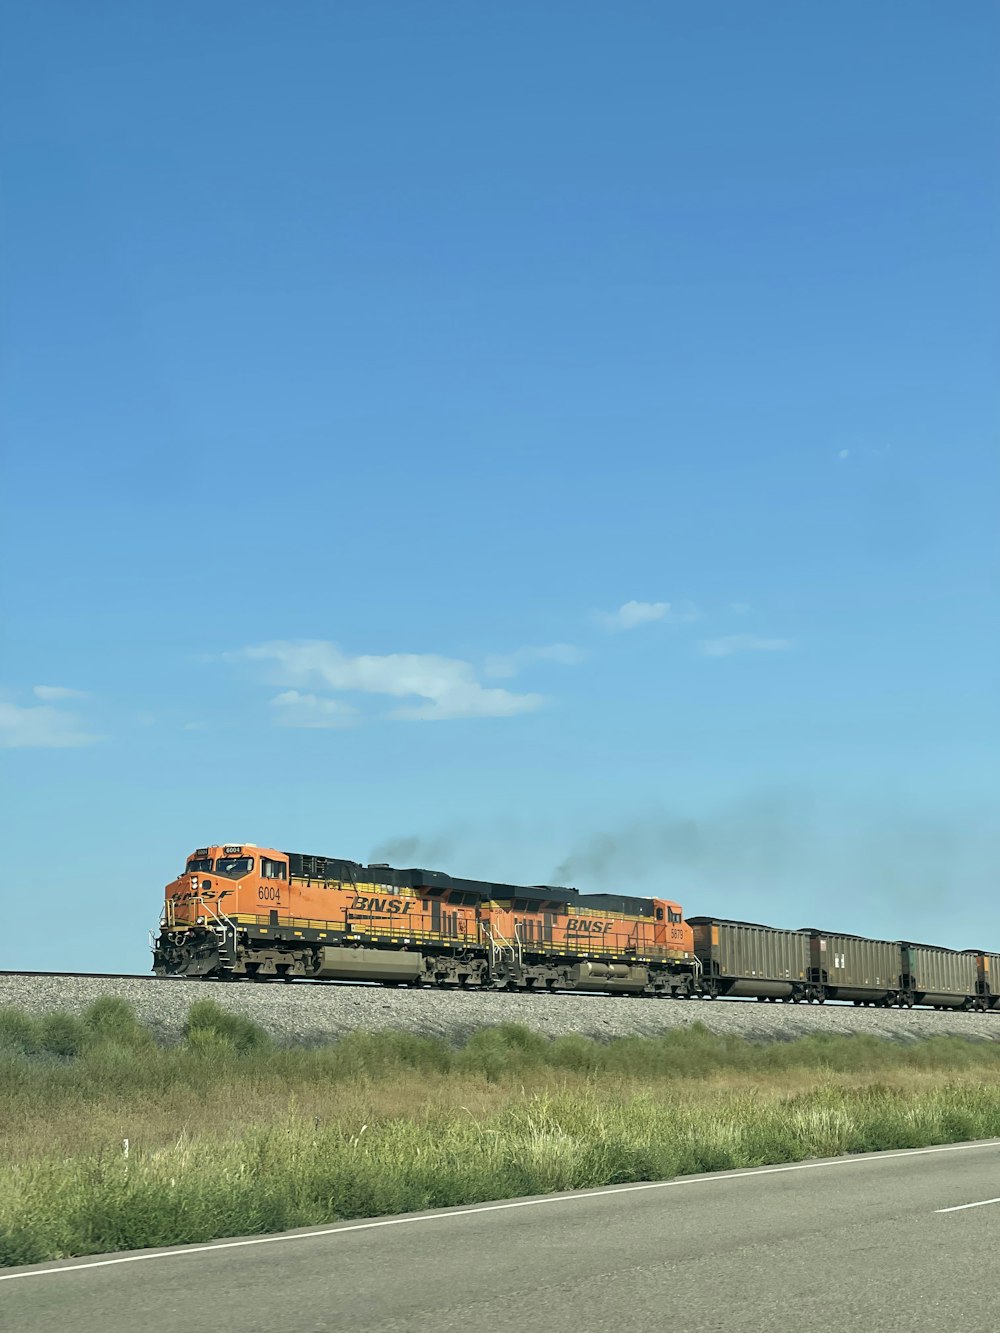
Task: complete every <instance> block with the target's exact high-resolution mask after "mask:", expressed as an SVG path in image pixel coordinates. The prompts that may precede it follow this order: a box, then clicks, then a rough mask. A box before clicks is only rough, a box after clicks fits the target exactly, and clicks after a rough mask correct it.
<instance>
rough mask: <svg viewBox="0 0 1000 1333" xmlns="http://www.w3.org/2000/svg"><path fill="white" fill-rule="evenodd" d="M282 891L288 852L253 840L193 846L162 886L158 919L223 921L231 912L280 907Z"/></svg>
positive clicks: (177, 923)
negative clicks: (177, 872) (179, 871)
mask: <svg viewBox="0 0 1000 1333" xmlns="http://www.w3.org/2000/svg"><path fill="white" fill-rule="evenodd" d="M283 887H284V890H285V891H284V893H282V888H283ZM287 896H288V858H287V856H285V855H284V854H283V853H282V852H277V851H274V850H273V849H272V848H269V847H258V846H256V844H254V843H220V844H218V845H216V846H213V847H199V848H198V849H197V850H196V851H195V852H193V853H192V854H191V856H189V857H188V859H187V863H186V865H185V867H184V870H183V873H182V874H180V875H178V876H177V878H176V879H175V880H172V881H171V883H169V884H168V885H167V886H166V889H165V895H164V913H163V922H162V925H163V928H164V929H166V930H173V929H179V930H190V929H191V928H192V927H197V926H206V927H208V926H212V925H215V924H218V923H226V921H227V919H228V918H229V917H231V916H233V915H235V914H236V913H237V912H248V911H249V912H255V913H256V912H260V911H267V910H269V909H273V908H274V907H275V906H277V907H280V906H281V905H282V899H285V900H286V901H287Z"/></svg>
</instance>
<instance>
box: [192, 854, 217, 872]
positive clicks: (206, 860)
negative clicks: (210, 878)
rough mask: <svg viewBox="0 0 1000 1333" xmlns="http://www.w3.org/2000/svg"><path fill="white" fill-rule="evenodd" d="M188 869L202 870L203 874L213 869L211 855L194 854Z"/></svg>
mask: <svg viewBox="0 0 1000 1333" xmlns="http://www.w3.org/2000/svg"><path fill="white" fill-rule="evenodd" d="M187 869H188V870H190V871H200V872H201V873H202V874H204V873H205V872H207V871H209V870H211V869H212V858H211V857H210V856H192V857H191V858H190V859H189V861H188V863H187Z"/></svg>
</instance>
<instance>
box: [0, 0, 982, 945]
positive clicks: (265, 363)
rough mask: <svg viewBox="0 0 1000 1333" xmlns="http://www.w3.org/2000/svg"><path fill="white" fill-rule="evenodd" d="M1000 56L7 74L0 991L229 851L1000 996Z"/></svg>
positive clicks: (548, 7) (290, 34) (492, 58)
mask: <svg viewBox="0 0 1000 1333" xmlns="http://www.w3.org/2000/svg"><path fill="white" fill-rule="evenodd" d="M998 26H1000V24H998V18H997V11H996V8H995V6H993V5H992V4H990V3H987V2H986V0H982V2H979V0H963V3H960V4H957V5H951V6H947V5H941V4H939V3H920V2H919V0H908V3H906V4H902V3H885V2H884V0H883V2H882V3H879V2H878V0H876V3H871V2H870V0H868V2H867V3H852V2H851V0H846V2H845V3H843V4H840V5H836V6H821V5H801V4H793V3H771V2H767V0H761V3H759V4H756V5H747V4H739V3H735V2H731V3H727V2H725V0H720V3H713V4H701V3H699V4H696V3H662V4H653V3H641V4H640V3H619V4H614V5H611V4H592V3H584V2H583V0H574V3H557V2H556V0H552V2H550V3H547V4H544V5H538V4H521V3H505V4H503V5H463V4H458V3H419V2H417V0H412V2H411V3H377V2H376V3H372V2H371V0H367V2H366V3H363V4H362V3H348V2H346V0H344V2H343V3H338V4H335V5H329V4H306V3H299V4H295V5H288V6H286V5H274V4H252V3H241V4H225V3H219V4H213V5H192V4H183V3H182V4H175V5H166V4H148V3H147V4H137V3H128V4H122V3H100V4H93V5H79V4H54V3H46V2H45V0H38V3H36V4H34V5H31V6H21V7H20V8H19V10H18V12H17V13H16V14H13V13H12V14H10V15H9V16H8V21H7V25H6V27H7V36H6V41H5V43H4V47H5V49H4V51H3V54H2V56H0V87H2V89H3V92H2V99H3V105H2V108H0V110H2V114H0V122H2V126H3V129H2V170H3V179H4V182H5V184H4V190H3V196H4V199H3V217H2V237H3V253H4V262H3V274H4V279H3V280H4V299H3V302H2V308H0V358H2V361H0V364H2V380H0V413H2V417H0V422H2V432H3V458H2V464H0V468H2V471H0V487H2V498H3V512H4V521H3V530H2V533H0V561H2V564H0V571H2V572H0V617H2V642H0V651H2V670H0V685H2V692H0V746H2V747H3V748H2V753H0V757H2V763H0V768H2V788H0V800H2V808H3V811H4V816H5V818H4V821H3V823H4V827H5V832H4V842H5V854H4V860H5V877H4V886H3V892H2V899H0V927H2V928H0V958H2V963H0V965H2V966H7V967H36V968H45V967H52V968H57V967H65V966H71V965H74V964H76V965H80V964H84V965H89V966H94V967H97V968H100V969H107V970H119V969H121V970H144V969H145V968H146V967H147V966H148V954H147V952H146V948H145V946H146V938H145V931H146V929H147V927H149V926H152V925H154V924H155V921H156V918H157V914H158V910H159V901H160V896H161V890H162V885H163V884H164V882H165V881H166V880H167V879H169V878H171V877H172V876H173V874H174V873H176V871H177V870H178V868H179V867H180V866H181V864H182V860H183V857H184V856H185V854H186V853H187V852H189V851H190V850H191V849H193V848H194V847H195V846H196V845H198V844H203V843H205V842H210V841H226V840H249V841H256V842H259V843H268V844H272V845H276V846H278V847H280V848H285V849H292V850H300V851H308V852H318V853H323V854H329V855H341V856H348V857H353V858H356V859H359V860H368V859H379V860H382V859H385V860H393V861H396V862H397V863H401V864H414V863H415V864H424V865H427V864H429V865H432V866H435V867H438V868H442V869H448V870H452V871H454V872H457V873H462V874H468V875H473V876H482V877H490V876H493V877H498V878H504V879H508V880H515V881H518V880H520V881H527V882H531V883H535V882H540V881H543V882H544V881H549V882H551V881H552V880H553V879H556V878H559V879H564V880H569V881H570V882H573V883H576V884H578V885H579V886H580V887H581V888H583V889H586V890H592V891H596V890H611V889H619V890H624V891H630V890H631V891H638V892H652V891H654V890H655V891H657V892H663V893H667V894H669V895H670V896H673V897H675V898H677V899H678V900H679V901H680V902H681V903H682V904H683V905H684V907H685V908H686V909H687V910H688V911H689V912H691V913H692V914H694V913H696V912H716V913H724V914H729V915H735V916H742V917H745V918H748V919H751V920H765V921H772V922H775V923H777V924H784V925H791V926H799V925H806V924H812V925H820V926H826V927H829V926H830V925H834V926H837V927H842V928H847V929H854V930H856V931H866V932H871V933H876V934H880V933H886V934H890V935H891V936H898V935H901V934H909V935H918V936H921V937H925V938H930V939H933V940H936V941H940V942H942V943H945V944H953V945H956V946H961V947H965V946H967V945H976V944H980V943H984V944H989V945H990V946H992V947H994V948H1000V899H998V895H997V891H996V889H997V866H998V860H1000V857H998V853H1000V824H998V817H997V797H998V769H997V757H996V756H997V743H998V741H1000V716H998V706H997V668H996V663H997V654H998V649H1000V643H998V638H1000V636H998V633H997V610H998V606H997V573H998V569H997V565H998V560H997V554H998V548H997V540H996V519H997V513H998V501H1000V485H998V482H1000V477H998V466H997V461H998V453H997V411H996V409H997V397H996V381H995V374H996V354H997V350H998V349H997V336H996V335H997V326H996V308H997V297H998V282H997V276H998V265H997V241H996V237H997V221H998V217H997V212H998V210H997V194H998V190H997V186H998V178H997V169H996V163H995V156H996V142H997V128H998V99H997V94H996V91H995V69H994V67H993V66H994V56H995V51H996V45H997V40H998V36H1000V33H998Z"/></svg>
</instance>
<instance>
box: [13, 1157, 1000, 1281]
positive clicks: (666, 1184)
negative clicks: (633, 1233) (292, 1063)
mask: <svg viewBox="0 0 1000 1333" xmlns="http://www.w3.org/2000/svg"><path fill="white" fill-rule="evenodd" d="M969 1148H1000V1139H982V1140H979V1141H977V1142H975V1143H948V1144H943V1145H941V1146H940V1147H936V1148H904V1149H902V1150H901V1151H900V1152H882V1153H859V1154H857V1155H855V1156H851V1157H831V1158H828V1159H827V1160H825V1161H822V1162H793V1163H792V1164H791V1165H789V1166H755V1167H752V1168H751V1169H750V1170H748V1171H718V1172H712V1173H711V1174H710V1175H703V1176H679V1177H677V1178H676V1179H674V1180H650V1181H644V1182H643V1183H642V1184H640V1185H608V1186H607V1187H606V1188H604V1189H597V1190H586V1191H583V1190H577V1191H573V1192H569V1193H566V1194H546V1195H544V1196H543V1197H542V1198H540V1199H514V1200H512V1201H511V1202H510V1203H483V1204H477V1205H476V1206H475V1207H474V1208H448V1209H441V1210H440V1211H439V1212H435V1213H418V1214H416V1215H415V1216H413V1217H388V1218H385V1219H383V1220H382V1221H379V1222H349V1223H347V1224H346V1225H344V1226H336V1227H321V1228H316V1229H314V1230H312V1231H291V1232H282V1233H281V1234H280V1235H278V1236H250V1237H248V1238H247V1239H246V1240H220V1241H210V1242H209V1243H208V1244H206V1245H185V1246H182V1247H180V1248H174V1249H170V1250H148V1251H143V1252H142V1253H141V1254H125V1255H122V1256H121V1257H120V1258H117V1259H91V1260H87V1261H85V1262H84V1263H81V1264H65V1265H63V1267H62V1268H36V1269H34V1270H32V1271H31V1272H27V1273H0V1282H17V1281H18V1280H19V1279H24V1278H31V1277H53V1276H54V1275H55V1274H57V1273H79V1272H80V1271H81V1270H83V1269H86V1268H110V1267H111V1266H112V1265H114V1264H137V1263H142V1262H143V1261H145V1260H149V1259H175V1258H176V1259H183V1258H184V1257H185V1256H186V1255H189V1254H205V1253H207V1252H208V1251H210V1250H238V1249H243V1248H244V1247H246V1246H248V1245H274V1244H276V1243H277V1242H279V1241H283V1242H286V1243H287V1242H289V1241H293V1240H316V1239H318V1238H319V1237H320V1236H339V1235H340V1234H341V1233H342V1232H347V1231H374V1230H375V1229H376V1228H377V1227H405V1226H412V1225H414V1224H415V1223H417V1222H443V1221H446V1220H447V1219H448V1218H450V1217H471V1216H473V1215H474V1214H475V1213H500V1212H505V1211H506V1210H508V1209H510V1208H536V1207H540V1206H541V1205H542V1204H554V1203H574V1202H575V1201H576V1200H578V1199H600V1198H606V1197H607V1195H609V1194H635V1193H636V1192H637V1191H639V1190H662V1189H674V1188H676V1187H677V1186H679V1185H714V1184H715V1183H716V1181H719V1180H745V1179H746V1178H747V1177H748V1176H775V1175H780V1174H782V1173H784V1172H786V1171H814V1170H816V1169H817V1168H818V1167H823V1166H853V1165H855V1164H856V1163H858V1162H872V1161H878V1162H885V1161H890V1160H892V1159H893V1158H895V1157H927V1156H929V1155H930V1154H931V1153H939V1152H965V1151H967V1150H968V1149H969ZM987 1202H989V1203H993V1202H997V1203H1000V1199H997V1200H992V1199H990V1200H987ZM969 1206H970V1205H968V1204H963V1205H962V1207H969ZM973 1206H974V1205H973ZM940 1211H946V1210H940Z"/></svg>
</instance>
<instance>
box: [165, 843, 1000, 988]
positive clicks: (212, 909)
mask: <svg viewBox="0 0 1000 1333" xmlns="http://www.w3.org/2000/svg"><path fill="white" fill-rule="evenodd" d="M150 942H151V946H152V951H153V971H154V972H155V973H156V974H157V975H158V976H176V977H194V978H204V979H206V980H220V981H222V980H231V981H236V980H250V981H282V980H283V981H295V980H313V981H364V982H381V983H382V984H383V985H386V986H412V987H416V986H425V985H427V986H439V987H453V988H456V989H466V990H505V991H514V990H516V991H539V992H541V991H590V992H595V993H602V994H609V995H634V996H651V997H658V998H661V999H680V1000H692V999H704V1000H714V999H717V998H724V997H730V998H743V999H756V1000H758V1001H761V1002H763V1003H778V1002H781V1003H786V1004H802V1003H809V1004H825V1003H826V1002H827V1001H828V1000H833V1001H847V1002H853V1003H854V1004H855V1005H876V1006H880V1007H900V1008H912V1007H913V1006H914V1005H919V1006H925V1007H930V1008H937V1009H969V1010H972V1009H974V1010H994V1009H995V1010H1000V954H995V953H987V952H983V951H981V950H976V949H968V950H955V949H947V948H943V947H941V946H939V945H930V944H918V943H915V942H912V941H899V940H876V939H869V938H867V937H866V936H863V935H852V934H848V933H845V932H843V931H826V930H820V929H816V928H812V927H805V928H802V929H799V930H786V929H781V928H778V927H774V926H765V925H759V924H756V923H754V922H747V921H732V920H728V919H726V918H721V917H714V916H692V917H687V918H685V916H684V913H683V911H682V909H681V906H680V904H679V903H677V902H674V901H673V900H672V899H669V898H661V897H650V898H644V897H637V896H633V895H627V894H618V893H580V892H579V891H578V890H577V889H575V888H564V887H556V886H552V885H531V886H527V885H514V884H497V883H493V882H489V881H485V880H473V879H461V878H458V877H455V876H452V875H448V874H445V873H443V872H442V871H437V870H422V869H397V868H394V867H393V866H390V865H386V864H381V863H376V864H371V865H364V864H362V863H360V862H357V861H349V860H344V859H342V858H338V857H326V856H312V855H306V854H304V853H299V852H283V851H278V850H277V849H275V848H272V847H261V846H258V845H257V844H255V843H246V842H244V843H219V844H215V845H210V846H206V847H199V848H197V849H196V850H195V851H194V852H193V853H192V854H191V855H190V856H189V857H188V858H187V861H186V863H185V866H184V869H183V871H182V872H181V874H179V875H178V876H177V877H176V878H175V879H173V880H171V882H170V883H169V884H167V886H166V889H165V893H164V904H163V911H162V914H161V917H160V922H159V927H158V929H157V930H156V931H155V932H151V941H150Z"/></svg>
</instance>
